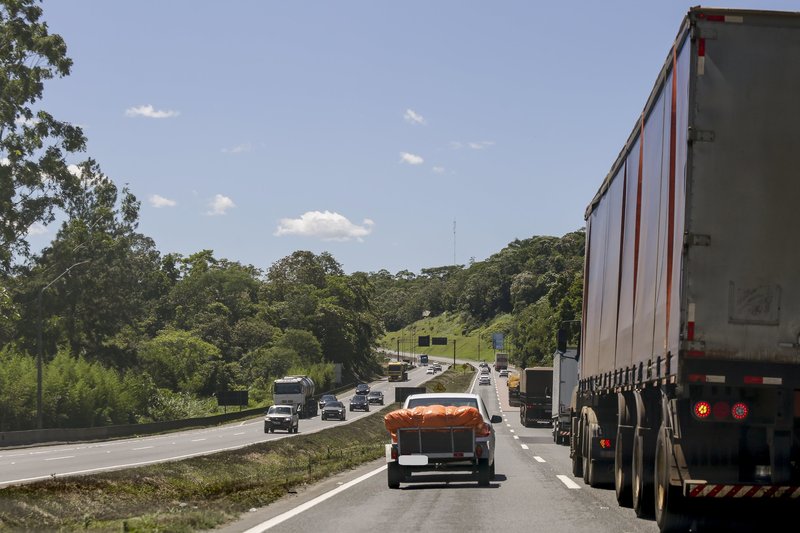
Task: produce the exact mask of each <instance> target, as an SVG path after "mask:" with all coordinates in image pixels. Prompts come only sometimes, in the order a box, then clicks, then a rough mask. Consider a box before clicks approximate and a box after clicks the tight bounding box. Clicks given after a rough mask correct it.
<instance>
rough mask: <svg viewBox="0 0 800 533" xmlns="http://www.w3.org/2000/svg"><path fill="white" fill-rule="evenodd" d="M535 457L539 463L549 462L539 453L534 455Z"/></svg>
mask: <svg viewBox="0 0 800 533" xmlns="http://www.w3.org/2000/svg"><path fill="white" fill-rule="evenodd" d="M533 458H534V459H536V462H537V463H546V462H547V461H545V460H544V459H542V458H541V457H539V456H538V455H534V456H533Z"/></svg>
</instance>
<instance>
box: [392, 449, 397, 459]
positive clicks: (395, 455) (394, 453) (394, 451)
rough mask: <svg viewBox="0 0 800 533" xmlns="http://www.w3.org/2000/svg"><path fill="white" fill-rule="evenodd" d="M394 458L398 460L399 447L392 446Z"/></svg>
mask: <svg viewBox="0 0 800 533" xmlns="http://www.w3.org/2000/svg"><path fill="white" fill-rule="evenodd" d="M392 459H393V460H395V461H396V460H397V447H395V446H392Z"/></svg>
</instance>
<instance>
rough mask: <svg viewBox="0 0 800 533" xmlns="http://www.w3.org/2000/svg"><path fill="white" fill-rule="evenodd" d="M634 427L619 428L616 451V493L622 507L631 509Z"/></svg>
mask: <svg viewBox="0 0 800 533" xmlns="http://www.w3.org/2000/svg"><path fill="white" fill-rule="evenodd" d="M632 433H633V428H632V427H623V426H619V427H617V443H616V448H615V449H614V491H615V492H616V495H617V503H618V504H619V506H620V507H631V505H633V503H632V500H631V461H632V458H631V445H632V439H631V434H632Z"/></svg>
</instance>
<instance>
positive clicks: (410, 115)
mask: <svg viewBox="0 0 800 533" xmlns="http://www.w3.org/2000/svg"><path fill="white" fill-rule="evenodd" d="M403 118H404V119H405V121H406V122H408V123H409V124H425V117H423V116H422V115H420V114H419V113H417V112H415V111H414V110H413V109H406V112H405V114H404V115H403Z"/></svg>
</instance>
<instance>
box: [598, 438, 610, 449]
mask: <svg viewBox="0 0 800 533" xmlns="http://www.w3.org/2000/svg"><path fill="white" fill-rule="evenodd" d="M600 447H601V448H602V449H604V450H610V449H611V439H600Z"/></svg>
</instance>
